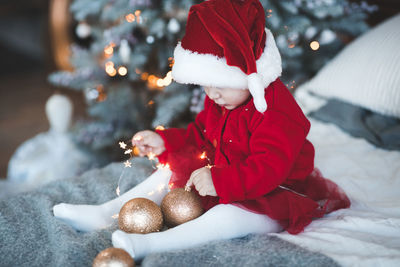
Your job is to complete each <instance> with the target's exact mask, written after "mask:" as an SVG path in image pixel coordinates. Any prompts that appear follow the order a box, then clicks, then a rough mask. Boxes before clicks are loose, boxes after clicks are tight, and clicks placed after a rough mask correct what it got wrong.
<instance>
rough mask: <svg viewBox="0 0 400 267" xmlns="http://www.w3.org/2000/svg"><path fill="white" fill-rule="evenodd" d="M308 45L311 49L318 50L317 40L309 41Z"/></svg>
mask: <svg viewBox="0 0 400 267" xmlns="http://www.w3.org/2000/svg"><path fill="white" fill-rule="evenodd" d="M310 47H311V49H312V50H314V51H315V50H318V49H319V43H318V42H317V41H312V42H311V43H310Z"/></svg>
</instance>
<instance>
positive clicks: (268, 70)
mask: <svg viewBox="0 0 400 267" xmlns="http://www.w3.org/2000/svg"><path fill="white" fill-rule="evenodd" d="M174 61H175V63H174V66H173V68H172V75H173V77H174V79H175V80H176V81H177V82H180V83H190V84H198V85H202V86H210V87H220V88H234V89H249V90H250V93H251V95H252V96H253V99H254V104H255V106H256V108H257V110H258V111H260V112H264V111H265V110H266V109H267V103H266V102H265V99H264V89H265V88H266V87H268V85H269V84H270V83H271V82H273V81H275V80H276V79H277V78H278V77H279V76H280V75H281V72H282V67H281V65H282V64H281V57H280V54H279V51H278V49H277V47H276V44H275V41H274V37H273V35H272V34H271V32H270V31H269V30H268V29H267V28H265V14H264V9H263V7H262V5H261V4H260V2H259V1H258V0H246V1H239V0H209V1H205V2H203V3H201V4H199V5H195V6H193V7H192V8H191V9H190V11H189V17H188V21H187V25H186V34H185V36H184V38H183V39H182V42H180V43H179V44H178V45H177V47H176V48H175V52H174Z"/></svg>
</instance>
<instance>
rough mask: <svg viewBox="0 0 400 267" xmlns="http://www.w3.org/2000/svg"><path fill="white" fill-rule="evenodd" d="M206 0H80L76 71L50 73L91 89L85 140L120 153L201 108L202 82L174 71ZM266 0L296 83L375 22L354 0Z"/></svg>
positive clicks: (74, 7)
mask: <svg viewBox="0 0 400 267" xmlns="http://www.w3.org/2000/svg"><path fill="white" fill-rule="evenodd" d="M198 2H201V1H195V0H166V1H157V0H97V1H92V0H75V1H73V2H72V4H71V6H70V11H71V12H72V14H73V17H74V19H75V21H76V28H75V32H76V35H77V37H78V40H80V42H79V43H80V44H74V45H73V46H72V47H71V51H72V56H71V59H70V62H71V64H72V65H73V67H74V71H72V72H68V71H60V72H56V73H53V74H52V75H50V77H49V80H50V82H51V83H53V84H55V85H57V86H62V87H67V88H72V89H75V90H80V91H82V92H83V94H84V96H85V99H86V101H87V104H88V114H89V116H90V119H89V120H85V121H80V122H77V123H76V125H75V127H74V137H75V140H76V141H77V142H78V143H80V144H82V145H84V147H87V148H88V149H89V150H90V151H92V152H95V154H96V155H102V154H103V155H107V156H106V158H107V159H112V158H113V155H114V154H113V149H111V150H110V148H112V147H115V151H116V152H118V148H117V146H116V144H117V143H118V141H119V140H129V138H130V137H131V136H132V135H133V134H134V133H135V132H136V131H138V130H142V129H148V128H155V127H158V126H159V127H161V125H163V126H182V125H184V124H185V123H186V122H188V121H189V120H190V119H192V118H193V115H194V114H195V113H197V112H199V111H200V110H201V105H202V99H203V98H204V95H203V94H202V91H201V89H200V88H198V87H196V86H188V85H180V84H177V83H173V82H172V79H171V72H170V70H171V66H172V64H173V58H172V57H173V50H174V48H175V45H176V44H177V42H178V41H179V39H180V38H182V36H183V34H184V28H185V24H186V18H187V14H188V11H189V8H190V6H191V5H193V4H196V3H198ZM261 3H262V5H263V6H264V9H265V12H266V18H267V25H266V27H268V28H269V29H271V31H272V32H273V33H274V35H275V38H276V42H277V45H278V47H279V49H280V52H281V55H282V60H283V70H284V73H283V76H282V80H283V81H284V82H285V83H286V84H287V85H288V87H289V88H292V89H293V88H294V86H295V84H299V83H301V82H303V81H305V80H307V79H308V78H310V77H311V76H312V75H313V74H315V73H316V72H317V71H318V70H319V69H320V68H321V67H322V66H323V65H324V64H325V63H326V62H327V61H328V60H329V59H330V58H332V57H333V56H334V55H335V54H336V53H337V52H338V51H339V50H340V49H341V48H342V47H343V46H344V45H345V42H347V41H348V40H351V38H354V37H355V36H357V35H359V34H361V33H362V32H364V31H365V30H367V29H368V26H367V24H366V23H365V19H366V16H367V13H368V12H371V11H372V10H373V9H374V7H371V6H368V5H367V4H365V3H361V4H354V3H353V4H350V2H349V1H346V0H291V1H289V0H269V1H268V0H263V1H261ZM189 110H190V111H191V113H190V112H189ZM187 114H189V116H188V115H187Z"/></svg>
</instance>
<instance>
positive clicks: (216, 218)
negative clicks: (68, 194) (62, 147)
mask: <svg viewBox="0 0 400 267" xmlns="http://www.w3.org/2000/svg"><path fill="white" fill-rule="evenodd" d="M170 176H171V172H170V171H169V170H165V169H161V170H157V171H156V172H155V173H153V174H152V175H151V176H149V177H148V178H147V179H146V180H145V181H143V182H142V183H140V184H139V185H137V186H135V187H134V188H132V189H131V190H129V191H128V192H126V193H124V194H123V195H121V196H120V197H118V198H115V199H113V200H111V201H108V202H106V203H104V204H101V205H71V204H65V203H61V204H58V205H55V206H54V207H53V212H54V216H55V217H57V218H59V219H61V220H63V221H64V222H66V223H68V224H69V225H71V226H72V227H73V228H75V229H77V230H79V231H93V230H97V229H102V228H105V227H107V226H110V225H111V224H112V223H113V220H114V219H113V218H112V216H113V215H114V214H117V213H118V212H119V210H120V209H121V207H122V206H123V204H124V203H125V202H127V201H129V200H130V199H132V198H136V197H145V198H148V199H150V200H152V201H154V202H156V203H157V204H158V205H159V204H160V203H161V201H162V199H163V197H164V196H165V195H166V194H167V192H168V182H169V178H170ZM280 230H281V227H280V226H279V224H278V223H277V222H276V221H274V220H272V219H271V218H269V217H268V216H266V215H262V214H256V213H253V212H250V211H247V210H244V209H241V208H239V207H237V206H234V205H230V204H227V205H223V204H220V205H217V206H215V207H213V208H212V209H210V210H209V211H207V212H206V213H204V214H203V215H202V216H200V217H199V218H197V219H195V220H192V221H189V222H187V223H184V224H181V225H179V226H176V227H174V228H171V229H168V230H166V231H163V232H157V233H150V234H144V235H143V234H127V233H125V232H122V231H119V230H118V231H115V232H114V233H113V235H112V242H113V245H114V247H117V248H122V249H125V250H126V251H127V252H128V253H129V254H131V256H132V257H134V258H135V259H137V260H138V259H141V258H143V257H145V256H146V255H147V254H149V253H153V252H165V251H170V250H175V249H181V248H188V247H193V246H196V245H200V244H204V243H207V242H209V241H214V240H221V239H231V238H236V237H242V236H246V235H248V234H250V233H272V232H278V231H280Z"/></svg>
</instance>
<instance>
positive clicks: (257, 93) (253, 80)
mask: <svg viewBox="0 0 400 267" xmlns="http://www.w3.org/2000/svg"><path fill="white" fill-rule="evenodd" d="M247 81H248V86H249V91H250V94H251V95H252V96H253V103H254V106H255V107H256V109H257V110H258V111H259V112H261V113H263V112H265V111H266V110H267V102H266V101H265V96H264V94H265V91H264V86H263V80H262V76H261V75H260V74H258V73H252V74H250V75H248V76H247Z"/></svg>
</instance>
